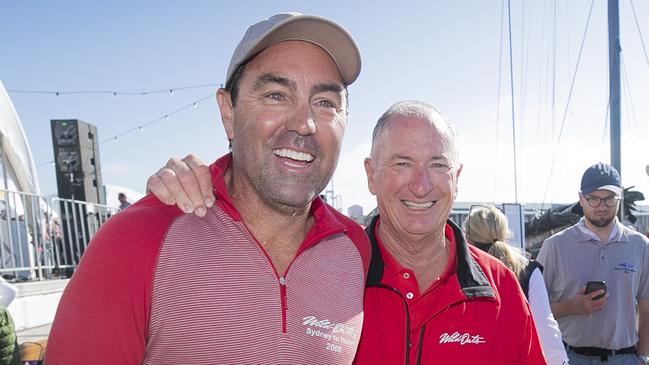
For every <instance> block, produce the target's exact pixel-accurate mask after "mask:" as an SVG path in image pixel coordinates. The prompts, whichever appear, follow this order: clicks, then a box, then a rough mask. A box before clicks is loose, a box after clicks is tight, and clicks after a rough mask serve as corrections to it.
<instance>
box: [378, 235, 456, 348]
mask: <svg viewBox="0 0 649 365" xmlns="http://www.w3.org/2000/svg"><path fill="white" fill-rule="evenodd" d="M379 224H380V223H379ZM379 224H377V225H376V226H375V227H374V234H375V236H376V242H377V244H378V247H379V251H380V252H381V257H382V258H383V263H384V264H385V270H384V271H383V279H382V280H381V282H382V283H383V284H385V285H388V286H390V287H392V288H394V289H396V290H397V291H398V292H399V293H401V295H402V296H403V297H404V298H406V305H407V306H408V313H409V315H410V343H411V344H412V345H411V347H410V358H411V359H413V358H415V357H416V355H417V348H418V347H419V331H420V330H421V327H422V326H423V325H424V324H425V323H426V320H428V317H429V313H431V311H433V310H434V308H435V303H436V301H437V300H439V290H438V289H439V288H440V286H441V285H440V284H442V283H446V281H447V280H448V279H449V278H450V277H451V274H453V271H454V268H455V236H454V235H453V230H452V229H451V226H449V225H448V224H447V225H446V227H445V229H444V235H445V237H446V239H447V240H448V242H449V257H448V262H447V265H446V268H445V269H444V272H443V273H442V275H441V276H440V277H438V278H437V279H435V280H434V281H433V282H432V284H431V285H430V287H428V289H426V291H424V293H420V292H419V284H418V282H417V278H416V277H415V273H414V272H413V271H412V270H410V269H408V268H406V267H403V266H402V265H401V264H400V263H399V262H398V261H397V260H396V259H395V258H394V257H393V256H392V255H391V254H390V252H389V251H388V250H387V249H386V248H385V246H384V245H383V242H382V241H381V238H380V237H379V235H378V234H377V230H378V227H379ZM451 263H452V264H451Z"/></svg>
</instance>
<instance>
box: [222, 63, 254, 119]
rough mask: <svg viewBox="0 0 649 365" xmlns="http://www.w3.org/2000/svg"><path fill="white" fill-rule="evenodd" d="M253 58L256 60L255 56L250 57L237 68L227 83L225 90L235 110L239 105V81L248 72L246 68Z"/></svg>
mask: <svg viewBox="0 0 649 365" xmlns="http://www.w3.org/2000/svg"><path fill="white" fill-rule="evenodd" d="M253 58H255V56H253V57H250V58H249V59H248V60H246V62H243V63H242V64H240V65H239V66H237V68H236V70H234V72H233V73H232V76H231V77H230V79H229V80H228V81H227V82H226V83H225V88H224V89H225V91H227V92H229V93H230V100H231V101H232V107H233V108H234V106H235V105H236V103H237V96H238V95H239V81H241V78H242V77H243V73H244V72H245V71H246V66H248V63H250V61H251V60H252V59H253Z"/></svg>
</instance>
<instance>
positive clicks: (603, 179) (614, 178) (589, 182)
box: [581, 162, 623, 196]
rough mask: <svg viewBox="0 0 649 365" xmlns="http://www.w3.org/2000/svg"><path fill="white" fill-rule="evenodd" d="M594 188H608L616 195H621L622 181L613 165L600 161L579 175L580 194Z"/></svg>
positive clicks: (589, 191)
mask: <svg viewBox="0 0 649 365" xmlns="http://www.w3.org/2000/svg"><path fill="white" fill-rule="evenodd" d="M595 190H609V191H612V192H614V193H615V194H616V195H618V196H621V195H622V191H623V188H622V181H621V180H620V174H619V173H618V172H617V170H616V169H615V167H613V166H611V165H608V164H605V163H601V162H600V163H598V164H595V165H593V166H591V167H589V168H588V169H587V170H586V171H585V172H584V175H583V176H582V177H581V195H586V194H590V193H592V192H593V191H595Z"/></svg>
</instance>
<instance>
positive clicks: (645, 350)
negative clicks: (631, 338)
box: [638, 300, 649, 355]
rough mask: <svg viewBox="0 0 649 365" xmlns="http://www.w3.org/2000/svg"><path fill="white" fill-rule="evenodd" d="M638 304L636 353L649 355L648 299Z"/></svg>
mask: <svg viewBox="0 0 649 365" xmlns="http://www.w3.org/2000/svg"><path fill="white" fill-rule="evenodd" d="M638 304H639V305H638V309H639V310H638V337H639V340H638V354H641V355H649V300H643V301H640V302H639V303H638Z"/></svg>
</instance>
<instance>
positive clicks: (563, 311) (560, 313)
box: [550, 299, 579, 319]
mask: <svg viewBox="0 0 649 365" xmlns="http://www.w3.org/2000/svg"><path fill="white" fill-rule="evenodd" d="M550 309H552V314H553V315H554V318H557V319H558V318H561V317H565V316H570V315H573V314H579V311H578V309H577V305H576V303H575V299H565V300H560V301H556V302H551V303H550Z"/></svg>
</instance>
